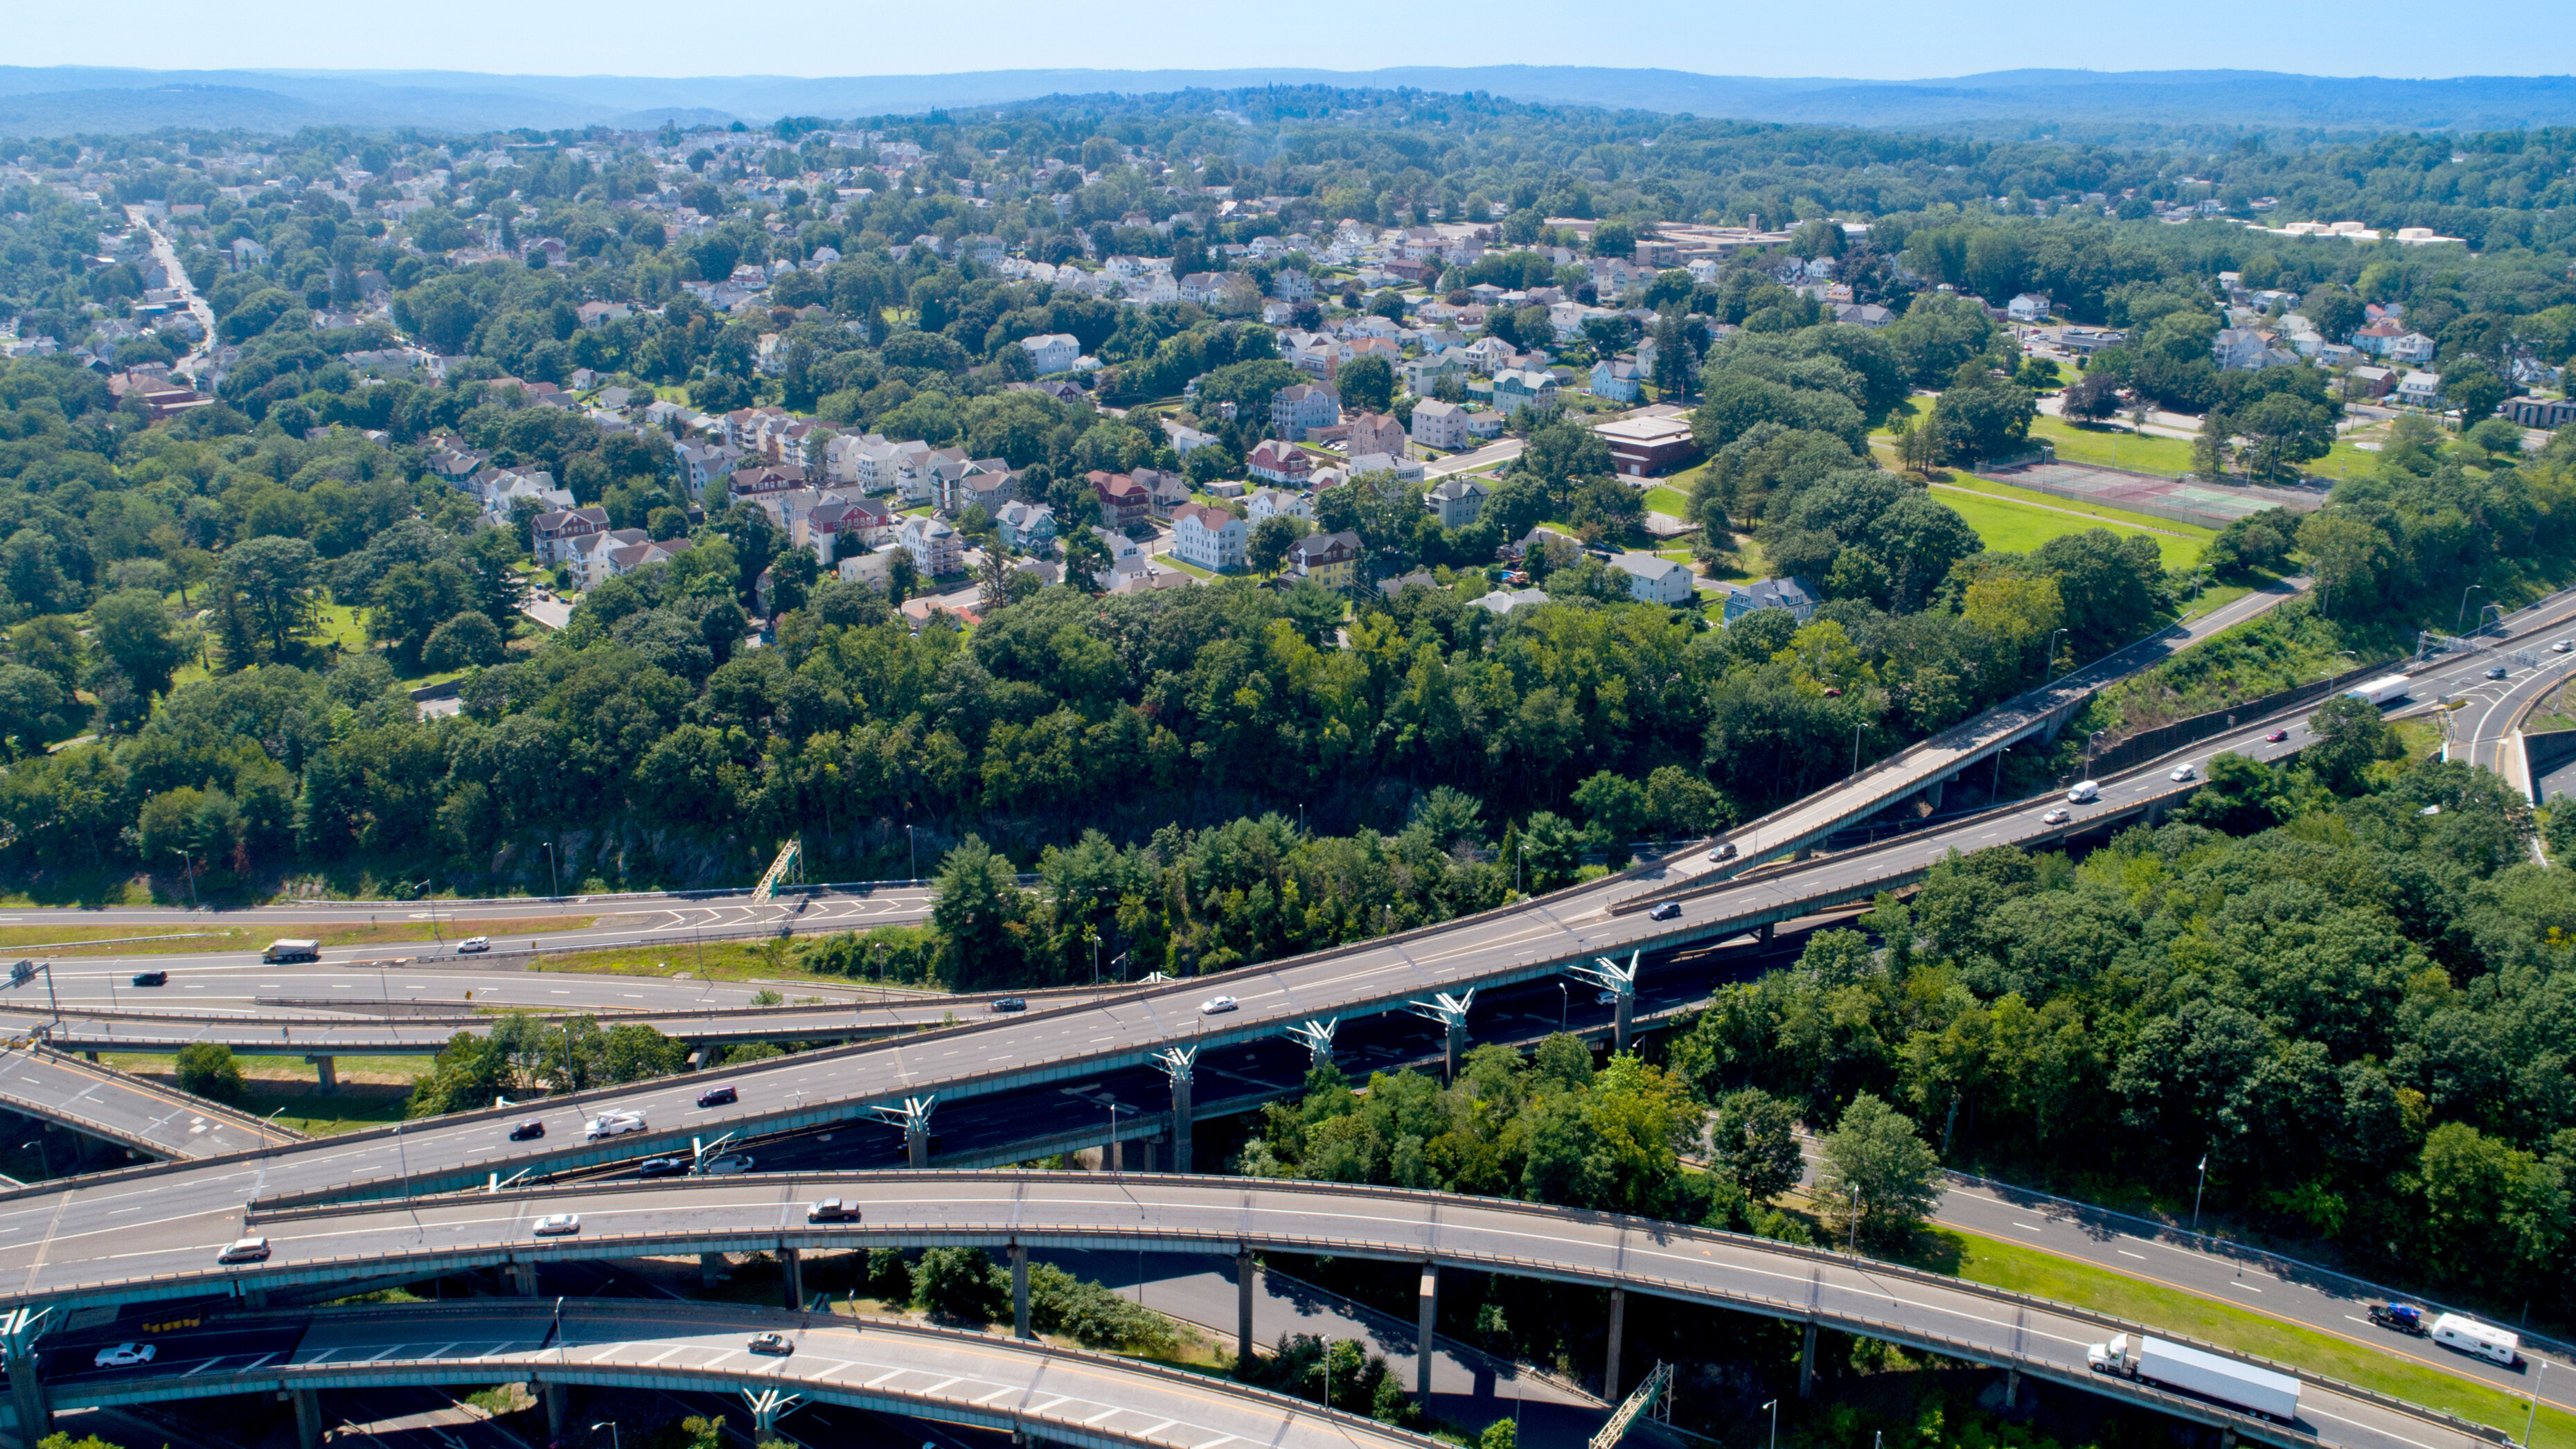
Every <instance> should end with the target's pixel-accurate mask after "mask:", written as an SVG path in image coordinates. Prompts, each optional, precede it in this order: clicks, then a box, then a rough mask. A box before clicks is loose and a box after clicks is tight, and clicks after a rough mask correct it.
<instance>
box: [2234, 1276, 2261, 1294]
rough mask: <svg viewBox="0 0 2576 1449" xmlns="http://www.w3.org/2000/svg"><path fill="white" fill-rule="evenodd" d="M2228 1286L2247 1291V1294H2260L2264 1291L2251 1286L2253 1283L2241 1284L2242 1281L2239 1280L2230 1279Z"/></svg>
mask: <svg viewBox="0 0 2576 1449" xmlns="http://www.w3.org/2000/svg"><path fill="white" fill-rule="evenodd" d="M2227 1286H2229V1287H2230V1288H2242V1289H2244V1290H2245V1291H2246V1292H2248V1293H2260V1292H2262V1291H2263V1290H2262V1289H2260V1288H2257V1287H2255V1286H2254V1285H2253V1284H2251V1283H2245V1282H2240V1281H2238V1280H2236V1279H2234V1278H2230V1279H2229V1280H2227Z"/></svg>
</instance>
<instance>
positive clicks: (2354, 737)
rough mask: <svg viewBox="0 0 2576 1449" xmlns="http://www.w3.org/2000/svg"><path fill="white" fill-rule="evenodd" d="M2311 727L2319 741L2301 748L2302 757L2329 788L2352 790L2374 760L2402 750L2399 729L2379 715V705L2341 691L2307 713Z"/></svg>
mask: <svg viewBox="0 0 2576 1449" xmlns="http://www.w3.org/2000/svg"><path fill="white" fill-rule="evenodd" d="M2308 728H2309V730H2311V731H2312V732H2314V733H2315V735H2316V737H2317V739H2316V743H2315V744H2312V745H2310V746H2308V747H2307V748H2306V749H2304V750H2301V751H2300V752H2299V758H2300V760H2301V761H2302V762H2304V763H2305V764H2306V765H2307V766H2308V767H2309V768H2310V769H2312V770H2314V771H2316V773H2317V778H2318V779H2319V780H2321V781H2323V782H2324V783H2325V786H2326V788H2327V789H2330V790H2333V791H2336V792H2337V793H2340V794H2350V793H2352V792H2353V791H2354V790H2356V789H2358V788H2359V787H2360V784H2361V775H2362V772H2363V771H2364V770H2366V769H2368V768H2369V767H2370V765H2371V763H2372V762H2373V761H2375V760H2386V759H2394V758H2396V756H2397V755H2398V754H2399V753H2401V751H2402V747H2401V746H2400V745H2399V744H2398V742H2397V732H2396V731H2395V730H2393V729H2391V728H2389V725H2388V722H2387V721H2386V720H2384V719H2382V718H2380V714H2379V707H2378V706H2377V705H2374V704H2372V703H2370V702H2369V701H2368V700H2363V699H2355V698H2353V697H2352V696H2351V695H2348V694H2339V695H2336V696H2335V697H2334V698H2332V699H2329V700H2327V701H2326V702H2325V703H2323V704H2321V705H2319V706H2317V710H2316V713H2314V714H2311V715H2309V716H2308Z"/></svg>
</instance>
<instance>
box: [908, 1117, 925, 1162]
mask: <svg viewBox="0 0 2576 1449" xmlns="http://www.w3.org/2000/svg"><path fill="white" fill-rule="evenodd" d="M903 1157H904V1162H905V1164H906V1165H908V1166H911V1167H928V1166H929V1165H930V1124H929V1123H927V1122H914V1123H910V1124H908V1125H907V1126H905V1128H904V1129H903Z"/></svg>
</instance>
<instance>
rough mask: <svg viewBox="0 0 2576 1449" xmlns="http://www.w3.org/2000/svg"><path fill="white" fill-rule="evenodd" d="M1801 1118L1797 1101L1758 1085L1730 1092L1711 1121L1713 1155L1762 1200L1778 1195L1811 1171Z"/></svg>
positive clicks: (1749, 1193) (1738, 1182)
mask: <svg viewBox="0 0 2576 1449" xmlns="http://www.w3.org/2000/svg"><path fill="white" fill-rule="evenodd" d="M1797 1123H1798V1109H1797V1108H1796V1106H1794V1105H1793V1104H1791V1103H1789V1102H1786V1101H1783V1100H1781V1099H1780V1098H1778V1097H1774V1096H1772V1095H1771V1094H1770V1093H1768V1092H1765V1091H1763V1090H1761V1089H1760V1088H1758V1087H1746V1088H1744V1089H1743V1090H1741V1091H1736V1092H1729V1093H1727V1094H1726V1095H1725V1096H1723V1097H1721V1098H1719V1099H1718V1102H1717V1110H1716V1112H1715V1114H1714V1116H1713V1117H1712V1119H1711V1121H1710V1124H1709V1143H1710V1152H1709V1156H1710V1160H1711V1161H1712V1162H1714V1163H1715V1164H1716V1165H1717V1166H1719V1167H1721V1168H1723V1169H1725V1171H1726V1174H1727V1175H1728V1176H1729V1177H1732V1178H1734V1179H1735V1183H1736V1186H1738V1187H1741V1188H1743V1189H1744V1192H1745V1195H1746V1196H1747V1197H1750V1198H1752V1199H1754V1200H1755V1201H1756V1202H1760V1201H1764V1200H1767V1199H1770V1198H1775V1197H1778V1196H1779V1195H1780V1194H1782V1193H1784V1192H1787V1191H1788V1190H1789V1189H1791V1188H1793V1187H1796V1186H1797V1185H1798V1180H1799V1179H1800V1178H1801V1177H1803V1176H1805V1175H1806V1170H1807V1160H1806V1158H1805V1156H1804V1155H1803V1154H1801V1153H1800V1152H1799V1150H1798V1132H1797Z"/></svg>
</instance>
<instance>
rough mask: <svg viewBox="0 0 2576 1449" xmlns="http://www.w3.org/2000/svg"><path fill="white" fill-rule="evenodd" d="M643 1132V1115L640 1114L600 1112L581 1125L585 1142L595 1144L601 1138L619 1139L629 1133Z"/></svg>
mask: <svg viewBox="0 0 2576 1449" xmlns="http://www.w3.org/2000/svg"><path fill="white" fill-rule="evenodd" d="M643 1130H644V1114H643V1113H641V1112H602V1113H600V1114H599V1115H598V1116H596V1117H593V1118H591V1119H590V1120H589V1121H587V1122H584V1123H582V1124H581V1136H582V1140H583V1141H585V1142H597V1141H598V1140H599V1139H600V1138H602V1137H621V1136H624V1135H625V1134H626V1133H629V1132H641V1131H643Z"/></svg>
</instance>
